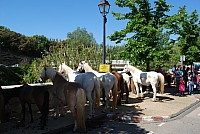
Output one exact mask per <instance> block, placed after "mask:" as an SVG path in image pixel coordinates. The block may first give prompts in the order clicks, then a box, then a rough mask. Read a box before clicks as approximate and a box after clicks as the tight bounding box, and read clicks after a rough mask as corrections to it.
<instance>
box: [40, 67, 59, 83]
mask: <svg viewBox="0 0 200 134" xmlns="http://www.w3.org/2000/svg"><path fill="white" fill-rule="evenodd" d="M45 68H46V75H47V76H48V77H49V79H51V80H53V79H54V77H55V76H56V74H58V75H60V76H62V75H61V74H60V73H58V72H57V71H56V70H55V69H53V68H51V67H45ZM45 68H44V69H43V73H45V72H44V71H45Z"/></svg>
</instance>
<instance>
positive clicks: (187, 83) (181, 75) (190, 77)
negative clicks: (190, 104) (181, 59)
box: [172, 65, 200, 96]
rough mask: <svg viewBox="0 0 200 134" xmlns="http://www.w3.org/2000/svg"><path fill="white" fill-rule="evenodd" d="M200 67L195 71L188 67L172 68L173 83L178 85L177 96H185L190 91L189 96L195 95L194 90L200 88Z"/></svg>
mask: <svg viewBox="0 0 200 134" xmlns="http://www.w3.org/2000/svg"><path fill="white" fill-rule="evenodd" d="M198 71H199V67H197V68H195V69H194V70H193V71H191V70H190V68H189V67H186V66H180V65H179V66H176V65H174V66H173V68H172V73H173V83H174V84H175V85H176V91H175V93H176V94H179V95H180V96H184V95H185V92H186V91H188V92H187V93H188V95H191V94H193V92H194V90H195V89H197V88H198V87H199V86H200V76H199V73H198Z"/></svg>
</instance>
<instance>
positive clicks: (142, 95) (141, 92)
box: [140, 84, 144, 98]
mask: <svg viewBox="0 0 200 134" xmlns="http://www.w3.org/2000/svg"><path fill="white" fill-rule="evenodd" d="M140 94H141V95H140V97H141V98H144V94H143V91H142V84H140Z"/></svg>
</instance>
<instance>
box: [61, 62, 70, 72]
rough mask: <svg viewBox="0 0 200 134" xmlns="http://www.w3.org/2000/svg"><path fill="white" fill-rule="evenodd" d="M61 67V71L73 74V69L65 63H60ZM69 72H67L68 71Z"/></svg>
mask: <svg viewBox="0 0 200 134" xmlns="http://www.w3.org/2000/svg"><path fill="white" fill-rule="evenodd" d="M61 65H62V67H63V69H64V71H65V72H66V71H67V72H66V73H67V74H68V73H70V72H73V69H71V68H70V67H69V66H67V65H66V64H65V63H62V64H61ZM68 70H69V71H68Z"/></svg>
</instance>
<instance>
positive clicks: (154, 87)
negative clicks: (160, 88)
mask: <svg viewBox="0 0 200 134" xmlns="http://www.w3.org/2000/svg"><path fill="white" fill-rule="evenodd" d="M151 86H152V88H153V99H152V101H156V86H155V84H152V85H151Z"/></svg>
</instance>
